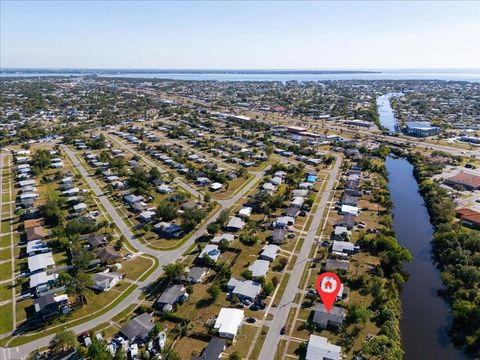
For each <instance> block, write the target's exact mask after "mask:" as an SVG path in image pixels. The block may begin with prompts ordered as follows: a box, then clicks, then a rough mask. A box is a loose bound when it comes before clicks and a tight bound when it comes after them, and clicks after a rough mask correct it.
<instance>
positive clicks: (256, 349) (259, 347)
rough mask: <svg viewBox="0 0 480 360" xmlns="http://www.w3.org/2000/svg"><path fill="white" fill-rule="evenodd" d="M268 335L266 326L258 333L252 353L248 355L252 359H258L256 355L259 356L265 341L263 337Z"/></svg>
mask: <svg viewBox="0 0 480 360" xmlns="http://www.w3.org/2000/svg"><path fill="white" fill-rule="evenodd" d="M267 333H268V326H266V325H264V326H263V327H262V330H261V331H260V335H259V336H258V338H257V342H256V343H255V347H254V348H253V351H252V353H251V354H250V356H251V358H252V359H258V355H259V354H260V350H262V345H263V342H264V341H265V337H266V336H267Z"/></svg>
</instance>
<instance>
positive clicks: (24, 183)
mask: <svg viewBox="0 0 480 360" xmlns="http://www.w3.org/2000/svg"><path fill="white" fill-rule="evenodd" d="M36 184H37V182H36V181H35V180H33V179H32V180H22V181H19V182H18V185H20V187H24V186H35V185H36Z"/></svg>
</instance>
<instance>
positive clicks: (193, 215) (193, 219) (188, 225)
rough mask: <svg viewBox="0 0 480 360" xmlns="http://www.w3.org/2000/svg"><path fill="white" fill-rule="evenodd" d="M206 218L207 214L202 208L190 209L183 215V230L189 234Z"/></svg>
mask: <svg viewBox="0 0 480 360" xmlns="http://www.w3.org/2000/svg"><path fill="white" fill-rule="evenodd" d="M204 217H205V212H204V211H203V210H202V209H200V208H197V207H195V208H188V209H186V210H185V211H184V212H183V214H182V229H183V230H184V231H185V232H189V231H191V230H193V229H194V228H195V226H197V224H199V223H200V222H201V221H202V219H203V218H204Z"/></svg>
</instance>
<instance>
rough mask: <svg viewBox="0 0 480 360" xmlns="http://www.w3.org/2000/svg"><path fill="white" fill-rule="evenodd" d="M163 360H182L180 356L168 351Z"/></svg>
mask: <svg viewBox="0 0 480 360" xmlns="http://www.w3.org/2000/svg"><path fill="white" fill-rule="evenodd" d="M164 359H165V360H182V358H181V357H180V355H178V354H177V353H176V352H175V351H174V350H172V349H170V350H168V352H167V354H166V355H165V358H164Z"/></svg>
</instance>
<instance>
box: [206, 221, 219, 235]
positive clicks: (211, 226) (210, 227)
mask: <svg viewBox="0 0 480 360" xmlns="http://www.w3.org/2000/svg"><path fill="white" fill-rule="evenodd" d="M219 230H220V225H219V224H218V223H216V222H212V223H210V224H208V226H207V232H208V233H209V234H210V235H215V234H216V233H217V232H218V231H219Z"/></svg>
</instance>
